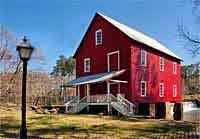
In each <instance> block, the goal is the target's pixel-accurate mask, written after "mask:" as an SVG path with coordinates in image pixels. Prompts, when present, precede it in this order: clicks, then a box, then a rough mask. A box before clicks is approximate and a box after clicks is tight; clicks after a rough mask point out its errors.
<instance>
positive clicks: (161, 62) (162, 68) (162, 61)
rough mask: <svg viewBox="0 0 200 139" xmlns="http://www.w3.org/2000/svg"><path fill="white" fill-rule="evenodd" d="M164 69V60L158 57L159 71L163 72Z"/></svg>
mask: <svg viewBox="0 0 200 139" xmlns="http://www.w3.org/2000/svg"><path fill="white" fill-rule="evenodd" d="M164 68H165V62H164V58H163V57H160V71H164Z"/></svg>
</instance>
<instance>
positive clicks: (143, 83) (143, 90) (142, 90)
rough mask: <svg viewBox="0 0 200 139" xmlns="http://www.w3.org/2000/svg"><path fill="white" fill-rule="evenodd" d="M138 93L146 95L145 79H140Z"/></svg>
mask: <svg viewBox="0 0 200 139" xmlns="http://www.w3.org/2000/svg"><path fill="white" fill-rule="evenodd" d="M140 94H141V96H146V95H147V87H146V81H141V84H140Z"/></svg>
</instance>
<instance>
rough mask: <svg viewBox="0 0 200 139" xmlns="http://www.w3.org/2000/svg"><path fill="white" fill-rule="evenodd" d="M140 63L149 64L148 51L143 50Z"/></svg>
mask: <svg viewBox="0 0 200 139" xmlns="http://www.w3.org/2000/svg"><path fill="white" fill-rule="evenodd" d="M140 56H141V57H140V61H141V62H140V64H141V65H143V66H146V65H147V52H146V51H145V50H141V52H140Z"/></svg>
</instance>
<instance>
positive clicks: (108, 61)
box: [107, 50, 120, 72]
mask: <svg viewBox="0 0 200 139" xmlns="http://www.w3.org/2000/svg"><path fill="white" fill-rule="evenodd" d="M113 54H117V60H118V61H117V64H118V70H120V52H119V50H118V51H113V52H110V53H107V64H108V67H107V69H108V72H110V56H111V55H113Z"/></svg>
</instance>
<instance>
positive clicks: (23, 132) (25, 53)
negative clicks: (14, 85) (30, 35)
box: [17, 36, 34, 139]
mask: <svg viewBox="0 0 200 139" xmlns="http://www.w3.org/2000/svg"><path fill="white" fill-rule="evenodd" d="M33 49H34V48H33V47H32V46H31V44H30V43H29V42H28V40H27V39H26V37H25V36H24V37H23V39H22V40H21V42H20V43H19V44H18V45H17V51H18V53H19V57H20V59H21V60H22V62H23V76H22V108H21V109H22V119H21V122H22V123H21V128H20V138H21V139H26V138H27V128H26V75H27V62H28V60H29V59H30V58H31V54H32V52H33Z"/></svg>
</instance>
